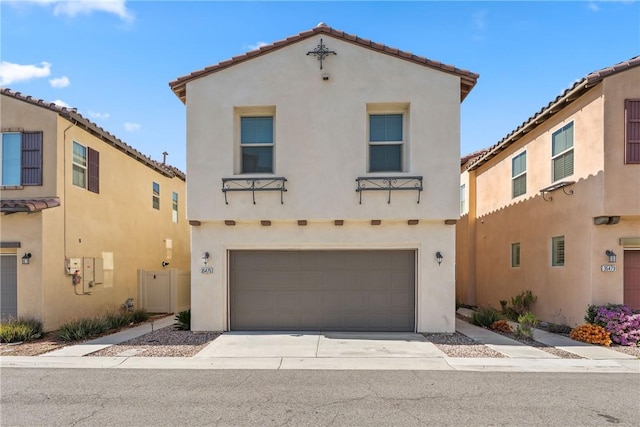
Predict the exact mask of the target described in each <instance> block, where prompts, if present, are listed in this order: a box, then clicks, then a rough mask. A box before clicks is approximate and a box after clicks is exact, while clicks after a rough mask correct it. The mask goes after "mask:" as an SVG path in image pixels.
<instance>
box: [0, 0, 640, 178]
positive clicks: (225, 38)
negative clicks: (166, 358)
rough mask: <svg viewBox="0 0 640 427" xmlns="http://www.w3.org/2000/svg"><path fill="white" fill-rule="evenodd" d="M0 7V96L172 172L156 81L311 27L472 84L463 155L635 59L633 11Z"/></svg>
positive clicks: (509, 6)
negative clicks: (90, 125)
mask: <svg viewBox="0 0 640 427" xmlns="http://www.w3.org/2000/svg"><path fill="white" fill-rule="evenodd" d="M0 1H1V2H0V13H1V15H0V20H1V24H2V26H1V30H0V31H1V33H0V36H1V37H0V59H1V61H2V62H1V65H0V86H2V87H8V88H11V89H13V90H17V91H20V92H22V93H24V94H26V95H31V96H33V97H36V98H42V99H44V100H47V101H56V102H59V103H60V102H61V103H64V104H66V105H69V106H71V107H75V108H77V109H78V111H79V112H80V113H81V114H83V115H84V116H85V117H87V118H89V119H91V120H92V121H94V122H96V123H97V124H98V125H100V126H102V127H103V128H105V129H106V130H108V131H109V132H111V133H113V134H114V135H116V136H117V137H119V138H120V139H122V140H123V141H124V142H126V143H128V144H130V145H132V146H133V147H135V148H136V149H138V150H140V151H141V152H143V153H144V154H146V155H148V156H150V157H151V158H153V159H156V160H162V152H163V151H165V150H166V151H167V152H168V153H169V157H168V159H167V161H168V163H170V164H172V165H174V166H176V167H178V168H180V169H182V170H185V168H186V165H185V139H186V132H185V121H186V120H185V107H184V105H183V104H182V103H181V102H180V101H179V100H178V98H177V97H176V96H175V95H174V94H173V93H172V92H171V90H170V89H169V86H168V82H170V81H172V80H174V79H176V78H177V77H180V76H183V75H185V74H188V73H190V72H191V71H194V70H199V69H201V68H204V67H206V66H209V65H213V64H216V63H218V62H220V61H223V60H226V59H229V58H231V57H232V56H235V55H239V54H242V53H244V52H246V51H248V50H252V49H254V48H256V47H258V46H259V45H260V44H261V43H271V42H274V41H277V40H281V39H284V38H286V37H288V36H292V35H295V34H298V33H300V32H302V31H306V30H308V29H311V28H312V27H314V26H316V25H317V24H318V23H319V22H325V23H327V25H329V26H331V27H333V28H335V29H337V30H342V31H345V32H347V33H350V34H356V35H358V36H360V37H363V38H367V39H371V40H374V41H376V42H378V43H383V44H386V45H389V46H392V47H396V48H399V49H401V50H404V51H409V52H412V53H414V54H416V55H421V56H425V57H427V58H429V59H433V60H436V61H441V62H444V63H446V64H451V65H455V66H457V67H458V68H462V69H466V70H470V71H473V72H476V73H479V74H480V79H479V80H478V84H477V85H476V87H475V88H474V90H473V91H472V92H471V94H470V95H469V96H468V97H467V99H466V100H465V101H464V102H463V103H462V123H461V126H462V129H461V153H462V154H467V153H470V152H473V151H476V150H479V149H482V148H485V147H489V146H491V145H493V144H495V143H496V142H498V141H499V140H500V139H502V138H503V137H504V136H505V135H506V134H508V133H509V132H511V131H512V130H513V129H515V128H516V127H517V126H518V125H520V124H521V123H522V122H523V121H525V120H526V119H527V118H529V117H530V116H531V115H533V114H534V113H535V112H537V111H538V110H539V109H540V108H541V107H543V106H545V105H546V104H547V103H548V102H550V101H551V100H552V99H553V98H555V97H556V96H557V95H559V94H560V93H561V92H562V91H563V90H564V89H566V88H567V87H569V86H570V85H572V84H573V82H574V81H575V80H578V79H581V78H582V77H584V76H586V75H587V74H588V73H590V72H592V71H595V70H598V69H600V68H604V67H608V66H610V65H613V64H615V63H618V62H621V61H624V60H627V59H630V58H632V57H634V56H637V55H639V54H640V2H638V1H569V2H555V1H554V2H507V1H494V2H481V1H473V2H451V1H450V2H435V1H423V2H418V1H412V2H382V1H376V2H365V1H352V2H311V1H305V2H267V1H264V2H248V1H247V2H245V1H243V2H214V1H190V2H188V1H181V2H170V1H124V0H113V1H111V0H102V1H95V0H94V1H85V0H75V1H58V0H34V1H31V0H20V1H17V2H12V1H6V0H0Z"/></svg>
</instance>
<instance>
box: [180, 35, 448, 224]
mask: <svg viewBox="0 0 640 427" xmlns="http://www.w3.org/2000/svg"><path fill="white" fill-rule="evenodd" d="M324 42H325V44H326V45H327V46H328V47H329V48H331V49H333V50H335V51H337V52H338V55H336V56H331V57H329V58H328V59H326V60H325V61H324V69H323V70H322V71H321V70H320V69H319V64H318V60H317V59H316V58H315V57H314V56H307V55H306V52H308V51H309V50H312V49H313V48H315V47H316V44H317V43H318V38H316V37H313V38H310V39H308V40H304V41H301V42H299V43H296V44H293V45H291V46H288V47H287V48H285V49H280V50H278V51H275V52H273V53H270V54H269V55H264V56H261V57H257V58H255V59H252V60H250V61H247V62H244V63H241V64H238V65H235V66H233V67H231V68H229V69H226V70H222V71H219V72H217V73H214V74H212V75H210V76H206V77H203V78H201V79H198V80H195V81H193V82H190V83H188V85H187V90H188V94H189V95H188V98H187V167H188V170H189V183H190V184H189V188H188V192H189V200H190V202H189V213H188V215H189V218H190V219H196V220H223V219H255V220H260V219H265V218H268V219H271V220H287V219H309V220H311V219H314V220H327V219H335V218H342V219H350V218H352V219H368V218H377V219H391V218H396V217H398V213H399V212H402V214H401V216H402V217H407V218H457V217H458V214H459V212H458V211H459V208H458V186H459V181H458V177H457V175H454V174H451V173H442V171H450V170H457V168H458V167H459V154H460V153H459V128H460V126H459V111H460V98H459V86H460V82H459V78H458V77H455V76H452V75H449V74H446V73H442V72H438V71H435V70H431V69H428V68H426V67H423V66H420V65H416V64H413V63H409V62H407V61H403V60H399V59H397V58H396V59H392V58H391V57H389V56H387V55H383V54H380V53H377V52H374V51H371V50H368V49H364V48H361V47H356V46H354V45H352V44H350V43H346V42H343V41H340V40H337V39H334V38H332V37H325V38H324ZM323 72H324V73H328V74H329V75H330V78H329V80H328V81H324V80H322V78H321V75H322V73H323ZM389 103H391V104H395V105H387V106H388V107H390V109H391V111H398V110H399V109H400V108H402V109H406V110H407V112H408V114H407V118H408V127H407V133H406V140H407V144H406V150H405V151H406V157H405V162H404V164H405V170H404V171H403V173H399V174H395V173H392V174H389V173H382V174H377V175H383V176H384V175H403V174H404V175H421V176H423V177H424V182H423V185H424V191H423V192H422V195H421V202H420V204H417V203H416V194H415V193H414V192H396V193H394V194H393V195H392V198H393V202H392V203H391V204H387V203H386V195H385V194H380V193H378V194H373V193H367V194H364V195H363V203H362V205H360V204H358V194H357V193H356V192H355V189H356V182H355V179H356V177H358V176H363V175H376V174H367V152H368V145H367V132H368V130H367V126H368V116H367V106H368V105H369V106H370V107H371V108H372V105H377V106H378V107H380V105H381V104H389ZM241 107H243V108H244V107H270V108H272V109H273V110H274V111H275V119H274V122H275V125H274V126H275V149H274V159H275V160H274V165H275V170H274V175H275V176H282V177H285V178H287V180H288V181H287V184H286V186H287V190H288V191H287V193H286V194H285V195H284V199H285V200H284V205H281V204H280V198H279V197H278V196H276V195H275V194H273V193H270V194H257V196H256V199H257V204H256V205H255V206H254V205H253V204H252V200H251V197H250V195H248V194H246V193H245V194H233V193H230V194H229V195H228V196H229V205H225V203H224V197H223V194H222V192H221V188H222V183H221V179H222V178H229V177H234V176H239V177H241V176H242V175H239V174H238V172H239V170H238V168H239V163H238V162H239V159H238V153H239V148H238V132H239V130H238V124H237V115H235V116H234V109H236V110H235V111H237V108H241ZM382 107H384V106H382Z"/></svg>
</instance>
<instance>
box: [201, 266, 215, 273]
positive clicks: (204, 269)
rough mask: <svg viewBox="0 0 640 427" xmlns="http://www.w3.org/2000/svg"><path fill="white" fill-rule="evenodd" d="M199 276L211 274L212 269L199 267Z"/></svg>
mask: <svg viewBox="0 0 640 427" xmlns="http://www.w3.org/2000/svg"><path fill="white" fill-rule="evenodd" d="M200 274H213V267H200Z"/></svg>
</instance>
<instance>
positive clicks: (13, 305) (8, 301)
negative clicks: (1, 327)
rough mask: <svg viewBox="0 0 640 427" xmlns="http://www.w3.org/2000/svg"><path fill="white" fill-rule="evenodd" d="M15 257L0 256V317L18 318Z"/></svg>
mask: <svg viewBox="0 0 640 427" xmlns="http://www.w3.org/2000/svg"><path fill="white" fill-rule="evenodd" d="M17 269H18V264H17V257H16V256H15V255H0V317H1V318H2V319H6V318H8V317H17V316H18V275H17Z"/></svg>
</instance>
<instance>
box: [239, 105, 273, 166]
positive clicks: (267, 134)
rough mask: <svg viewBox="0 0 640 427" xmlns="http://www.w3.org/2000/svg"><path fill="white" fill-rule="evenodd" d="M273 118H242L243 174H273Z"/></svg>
mask: <svg viewBox="0 0 640 427" xmlns="http://www.w3.org/2000/svg"><path fill="white" fill-rule="evenodd" d="M273 145H274V144H273V117H240V150H241V151H242V173H273Z"/></svg>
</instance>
